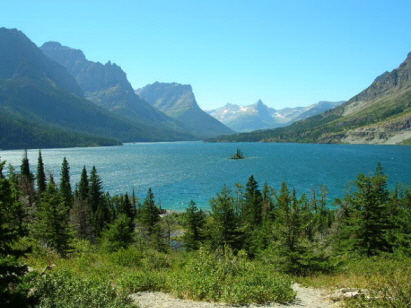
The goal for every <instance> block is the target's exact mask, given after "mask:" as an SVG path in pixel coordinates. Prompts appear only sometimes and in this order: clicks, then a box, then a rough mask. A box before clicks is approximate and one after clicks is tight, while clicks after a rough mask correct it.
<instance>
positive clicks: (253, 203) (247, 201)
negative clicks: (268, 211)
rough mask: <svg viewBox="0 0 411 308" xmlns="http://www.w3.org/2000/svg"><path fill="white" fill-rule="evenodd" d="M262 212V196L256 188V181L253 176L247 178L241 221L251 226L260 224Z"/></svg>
mask: <svg viewBox="0 0 411 308" xmlns="http://www.w3.org/2000/svg"><path fill="white" fill-rule="evenodd" d="M262 214H263V198H262V195H261V191H260V190H259V189H258V183H257V181H256V180H255V179H254V176H253V175H252V176H250V178H249V179H248V182H247V185H246V188H245V194H244V202H243V209H242V216H243V221H244V223H245V224H247V225H250V226H253V228H255V227H258V226H261V224H262Z"/></svg>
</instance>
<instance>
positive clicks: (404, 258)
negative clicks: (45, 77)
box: [0, 152, 411, 308]
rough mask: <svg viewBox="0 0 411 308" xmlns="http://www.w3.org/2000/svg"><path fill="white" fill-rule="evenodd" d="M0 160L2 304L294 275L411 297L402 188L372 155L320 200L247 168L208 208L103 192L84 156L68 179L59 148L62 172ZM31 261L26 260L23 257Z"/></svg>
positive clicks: (223, 290) (233, 299)
mask: <svg viewBox="0 0 411 308" xmlns="http://www.w3.org/2000/svg"><path fill="white" fill-rule="evenodd" d="M4 167H5V162H0V214H1V215H0V228H1V233H0V293H1V294H0V301H2V303H1V306H2V307H44V308H46V307H77V308H81V307H134V306H135V304H133V303H132V301H131V299H130V298H129V297H128V295H129V294H131V293H134V292H138V291H164V292H168V293H172V294H174V295H175V296H178V297H181V298H187V299H194V300H207V301H221V302H227V303H233V304H247V303H259V304H263V303H269V302H280V303H289V302H291V301H292V300H293V299H294V297H295V293H294V291H293V290H292V289H291V282H292V281H298V282H300V283H303V284H305V285H312V286H322V287H324V286H325V287H329V288H331V289H337V288H342V287H350V288H357V289H360V290H363V296H359V297H356V298H353V299H350V300H348V301H347V302H346V305H347V307H409V306H410V304H411V303H410V298H411V286H410V283H409V281H411V279H410V278H411V274H409V273H410V272H411V271H410V270H411V258H410V253H411V245H410V244H411V189H410V188H409V187H402V188H401V187H397V188H396V189H395V190H393V191H391V190H389V189H388V188H387V176H386V175H385V174H384V172H383V169H382V166H381V165H378V166H377V169H376V172H375V174H373V175H364V174H360V175H359V176H358V178H357V179H356V181H355V185H354V187H353V189H352V192H350V193H348V194H347V195H345V196H344V198H342V199H338V200H335V207H334V208H333V209H330V207H327V190H326V188H325V187H321V188H320V189H319V190H313V191H312V193H311V194H310V195H309V196H307V195H301V196H300V195H298V194H297V192H296V191H295V190H293V189H291V188H289V187H288V186H287V184H286V183H283V184H282V186H281V187H280V188H279V189H274V188H272V187H270V186H269V185H268V184H264V185H263V187H262V189H260V188H259V185H258V183H257V182H256V180H255V179H254V177H253V176H251V177H250V178H249V179H248V182H247V183H246V185H245V186H243V185H241V184H236V186H235V190H231V189H230V188H228V187H226V186H225V187H223V188H222V190H221V192H220V193H218V194H217V195H216V196H215V198H213V199H212V200H210V208H211V209H210V211H209V212H205V211H203V210H201V209H198V208H197V207H196V205H195V203H194V202H191V203H190V205H189V206H188V208H187V210H186V212H185V213H169V212H166V211H164V210H162V209H161V208H159V207H158V206H157V204H156V202H155V199H154V194H153V192H152V190H151V189H149V190H148V192H147V196H146V198H145V199H144V200H137V199H136V198H135V197H134V194H132V195H131V196H129V195H128V194H125V195H118V196H110V195H109V194H108V193H105V192H103V190H102V180H101V179H100V177H99V175H98V173H97V169H96V168H95V167H92V168H91V172H90V174H88V172H87V169H86V167H84V168H83V172H82V175H81V178H80V180H79V182H78V183H77V184H76V186H75V188H74V191H73V188H72V187H71V184H70V183H71V181H70V167H69V163H68V162H67V160H66V159H64V160H63V163H62V168H61V174H60V179H59V182H58V183H57V182H56V181H55V179H54V178H53V176H50V177H49V178H48V179H46V176H45V172H44V170H45V168H44V164H43V161H42V157H41V153H40V152H39V158H38V162H37V170H36V175H34V174H33V173H32V172H31V171H30V166H29V162H28V159H27V155H26V154H25V155H24V156H23V159H22V163H21V166H20V171H19V172H17V171H16V170H15V169H14V168H13V167H12V166H9V170H8V172H7V175H6V174H3V172H4V171H3V170H4ZM28 266H29V267H30V268H29V267H28Z"/></svg>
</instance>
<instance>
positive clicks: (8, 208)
mask: <svg viewBox="0 0 411 308" xmlns="http://www.w3.org/2000/svg"><path fill="white" fill-rule="evenodd" d="M4 164H5V162H1V161H0V306H1V307H25V306H26V305H27V295H26V294H25V293H24V292H23V291H24V290H22V289H21V287H18V285H19V284H20V283H21V282H22V279H23V276H24V275H25V274H26V273H27V266H25V265H23V264H22V263H21V262H20V261H19V257H22V256H24V255H25V254H26V253H27V252H28V251H27V250H22V249H18V248H16V247H15V243H16V242H17V241H18V240H19V239H20V238H21V237H22V236H24V235H25V234H26V232H25V231H26V230H25V229H24V228H22V225H21V219H20V218H19V217H21V215H22V212H23V208H22V205H21V203H20V202H18V200H17V198H16V197H17V195H16V194H15V193H14V192H13V187H12V186H13V184H12V183H11V182H10V181H9V180H8V179H6V178H5V177H4V176H3V173H2V171H3V167H4Z"/></svg>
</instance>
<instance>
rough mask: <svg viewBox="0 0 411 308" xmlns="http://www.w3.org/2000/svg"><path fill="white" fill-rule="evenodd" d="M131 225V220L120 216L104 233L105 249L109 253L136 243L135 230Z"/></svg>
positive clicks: (125, 216) (122, 215) (123, 215)
mask: <svg viewBox="0 0 411 308" xmlns="http://www.w3.org/2000/svg"><path fill="white" fill-rule="evenodd" d="M131 225H132V224H131V218H130V217H127V215H125V214H120V216H119V217H117V219H116V220H115V221H114V222H113V223H112V224H109V225H108V228H107V229H105V230H104V231H103V232H102V238H103V247H105V248H106V249H107V250H109V251H117V250H119V249H121V248H127V247H129V246H130V245H131V244H132V243H133V242H134V228H133V227H131Z"/></svg>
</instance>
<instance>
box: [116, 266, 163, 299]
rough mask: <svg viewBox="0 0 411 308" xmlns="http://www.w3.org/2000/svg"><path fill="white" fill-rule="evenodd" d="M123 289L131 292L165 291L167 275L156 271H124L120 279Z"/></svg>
mask: <svg viewBox="0 0 411 308" xmlns="http://www.w3.org/2000/svg"><path fill="white" fill-rule="evenodd" d="M118 285H119V287H120V288H121V289H122V290H125V291H127V292H129V293H136V292H144V291H151V292H153V291H164V290H165V286H166V275H165V274H164V273H161V272H156V271H145V270H144V271H138V272H131V273H130V272H124V273H123V275H122V276H121V277H120V279H119V281H118Z"/></svg>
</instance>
